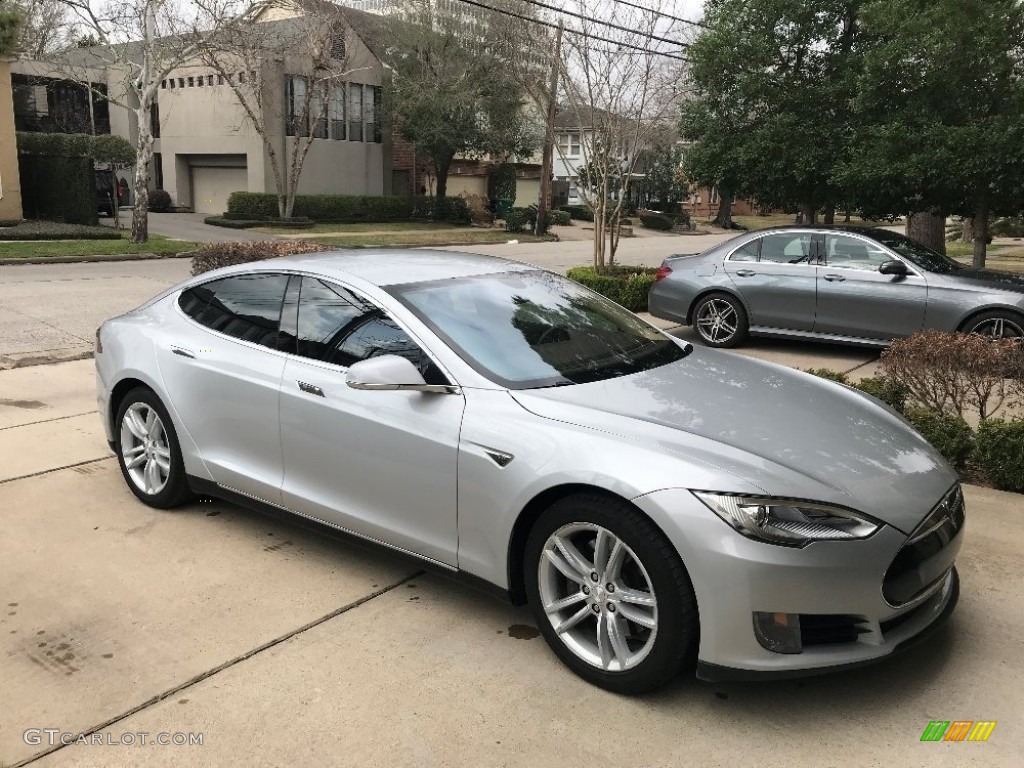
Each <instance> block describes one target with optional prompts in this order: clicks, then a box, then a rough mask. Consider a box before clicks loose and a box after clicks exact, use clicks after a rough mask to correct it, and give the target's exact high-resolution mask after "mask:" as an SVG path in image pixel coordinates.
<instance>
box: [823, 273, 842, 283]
mask: <svg viewBox="0 0 1024 768" xmlns="http://www.w3.org/2000/svg"><path fill="white" fill-rule="evenodd" d="M825 279H826V280H828V281H829V282H830V283H841V282H843V281H845V280H846V278H845V277H843V276H842V275H825Z"/></svg>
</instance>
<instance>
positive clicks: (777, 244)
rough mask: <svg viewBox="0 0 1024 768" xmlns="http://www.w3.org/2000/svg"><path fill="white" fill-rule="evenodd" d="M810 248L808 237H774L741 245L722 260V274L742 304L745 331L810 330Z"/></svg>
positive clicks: (813, 281) (813, 286)
mask: <svg viewBox="0 0 1024 768" xmlns="http://www.w3.org/2000/svg"><path fill="white" fill-rule="evenodd" d="M816 246H817V243H816V241H815V237H814V234H813V233H811V232H800V231H793V232H776V233H773V234H769V235H765V236H764V237H761V238H758V239H756V240H753V241H751V242H749V243H747V244H746V245H744V246H742V247H740V248H739V249H737V250H736V251H735V252H733V254H732V255H731V256H730V257H729V258H728V259H727V260H726V262H725V271H726V273H727V274H728V275H729V277H730V278H732V282H733V284H734V285H735V286H736V289H737V290H738V291H739V293H740V296H741V297H742V298H743V301H744V302H745V303H746V305H747V314H748V316H749V318H748V319H749V320H750V325H751V326H755V327H759V328H766V329H767V328H777V329H783V330H788V331H809V330H811V328H812V327H813V326H814V310H815V304H816V301H817V279H818V267H817V266H816V265H815V261H816V260H817V254H816Z"/></svg>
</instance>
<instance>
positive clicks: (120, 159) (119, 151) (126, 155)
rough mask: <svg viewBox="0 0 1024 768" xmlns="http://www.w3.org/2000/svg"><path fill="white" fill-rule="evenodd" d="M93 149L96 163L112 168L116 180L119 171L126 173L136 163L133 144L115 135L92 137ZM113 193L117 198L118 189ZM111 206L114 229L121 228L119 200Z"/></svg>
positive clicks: (118, 176) (92, 153)
mask: <svg viewBox="0 0 1024 768" xmlns="http://www.w3.org/2000/svg"><path fill="white" fill-rule="evenodd" d="M90 143H91V144H92V149H91V152H90V154H91V155H92V159H93V161H94V162H97V163H102V164H104V165H107V166H109V167H110V170H111V171H113V172H114V177H115V178H120V174H119V173H118V171H124V170H127V169H129V168H131V166H132V164H133V163H134V162H135V147H133V146H132V143H131V142H130V141H128V139H126V138H124V137H123V136H115V135H114V134H101V135H98V136H92V137H91V142H90ZM112 193H113V194H114V196H115V197H116V196H117V188H116V186H115V188H114V189H113V191H112ZM112 202H113V205H112V206H111V208H112V210H113V211H114V228H115V229H120V228H121V206H120V204H119V201H118V200H116V199H115V200H113V201H112Z"/></svg>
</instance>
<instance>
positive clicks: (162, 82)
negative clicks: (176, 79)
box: [160, 80, 167, 90]
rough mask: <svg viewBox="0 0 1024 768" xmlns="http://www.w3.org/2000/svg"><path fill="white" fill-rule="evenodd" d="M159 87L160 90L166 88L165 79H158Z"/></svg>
mask: <svg viewBox="0 0 1024 768" xmlns="http://www.w3.org/2000/svg"><path fill="white" fill-rule="evenodd" d="M160 88H161V90H166V88H167V81H166V80H161V81H160Z"/></svg>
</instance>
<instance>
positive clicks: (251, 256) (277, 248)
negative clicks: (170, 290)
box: [192, 240, 332, 275]
mask: <svg viewBox="0 0 1024 768" xmlns="http://www.w3.org/2000/svg"><path fill="white" fill-rule="evenodd" d="M329 250H332V248H331V246H328V245H321V244H320V243H306V242H302V241H287V240H267V241H259V242H246V243H206V244H205V245H203V246H201V247H200V248H199V249H198V250H197V251H196V253H195V255H194V256H193V257H192V274H193V275H201V274H202V273H203V272H209V271H210V270H211V269H219V268H220V267H227V266H230V265H232V264H246V263H248V262H250V261H263V260H264V259H273V258H276V257H278V256H290V255H292V254H294V253H317V252H320V251H329Z"/></svg>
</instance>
